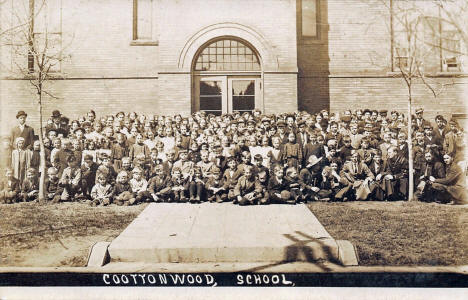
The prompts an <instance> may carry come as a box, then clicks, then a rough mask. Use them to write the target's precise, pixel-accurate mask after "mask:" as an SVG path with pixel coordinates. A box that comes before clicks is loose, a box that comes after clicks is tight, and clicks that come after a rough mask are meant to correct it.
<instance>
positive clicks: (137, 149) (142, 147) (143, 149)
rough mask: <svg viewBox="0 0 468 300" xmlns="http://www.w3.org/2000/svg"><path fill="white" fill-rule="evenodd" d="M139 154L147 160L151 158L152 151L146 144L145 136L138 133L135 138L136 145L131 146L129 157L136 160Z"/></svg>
mask: <svg viewBox="0 0 468 300" xmlns="http://www.w3.org/2000/svg"><path fill="white" fill-rule="evenodd" d="M139 154H143V155H144V157H145V160H147V159H148V158H149V156H150V149H149V148H148V146H147V145H146V144H145V143H144V139H143V135H142V134H141V133H138V134H137V135H136V137H135V144H133V145H131V146H130V151H129V155H128V156H129V157H130V159H132V160H134V159H135V158H136V157H137V156H138V155H139Z"/></svg>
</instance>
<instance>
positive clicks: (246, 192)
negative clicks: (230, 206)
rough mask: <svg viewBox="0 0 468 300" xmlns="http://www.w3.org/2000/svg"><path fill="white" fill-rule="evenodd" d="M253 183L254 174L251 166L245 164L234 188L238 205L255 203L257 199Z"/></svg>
mask: <svg viewBox="0 0 468 300" xmlns="http://www.w3.org/2000/svg"><path fill="white" fill-rule="evenodd" d="M255 183H256V182H255V174H254V172H253V170H252V166H245V168H244V175H243V176H241V177H240V178H239V180H238V181H237V184H236V187H235V188H234V196H235V197H236V200H237V203H239V205H247V204H255V201H256V200H257V197H256V194H255V187H256V186H255Z"/></svg>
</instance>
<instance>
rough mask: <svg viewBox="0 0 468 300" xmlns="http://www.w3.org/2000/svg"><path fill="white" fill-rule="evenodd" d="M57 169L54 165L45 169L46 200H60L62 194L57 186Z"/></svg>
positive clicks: (54, 201)
mask: <svg viewBox="0 0 468 300" xmlns="http://www.w3.org/2000/svg"><path fill="white" fill-rule="evenodd" d="M57 174H58V170H57V169H56V168H54V167H50V168H49V169H47V179H46V180H45V184H44V185H45V187H44V190H45V193H46V195H47V200H48V201H51V202H52V203H58V202H60V196H61V195H62V192H63V189H62V188H61V187H60V186H59V177H58V176H57Z"/></svg>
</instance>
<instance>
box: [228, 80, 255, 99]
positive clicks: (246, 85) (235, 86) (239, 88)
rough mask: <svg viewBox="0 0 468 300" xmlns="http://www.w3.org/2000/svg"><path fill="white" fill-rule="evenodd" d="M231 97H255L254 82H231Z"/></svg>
mask: <svg viewBox="0 0 468 300" xmlns="http://www.w3.org/2000/svg"><path fill="white" fill-rule="evenodd" d="M232 95H233V96H242V95H244V96H245V95H255V80H233V81H232Z"/></svg>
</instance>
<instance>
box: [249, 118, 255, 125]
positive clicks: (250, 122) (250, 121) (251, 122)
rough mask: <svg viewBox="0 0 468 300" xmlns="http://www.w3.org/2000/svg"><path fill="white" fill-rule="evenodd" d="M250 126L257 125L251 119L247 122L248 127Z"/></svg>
mask: <svg viewBox="0 0 468 300" xmlns="http://www.w3.org/2000/svg"><path fill="white" fill-rule="evenodd" d="M249 124H253V125H255V121H254V120H251V119H249V120H248V121H247V125H249Z"/></svg>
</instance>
